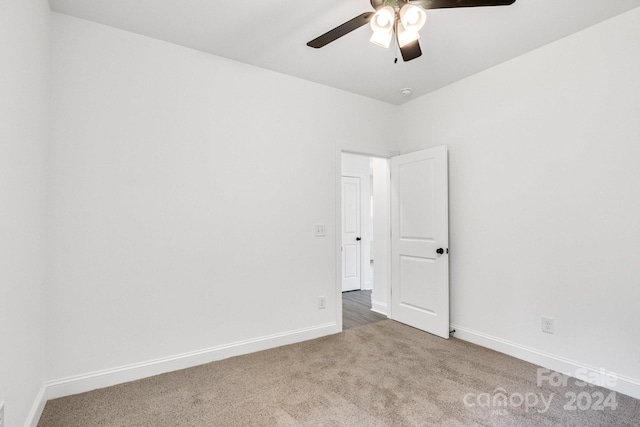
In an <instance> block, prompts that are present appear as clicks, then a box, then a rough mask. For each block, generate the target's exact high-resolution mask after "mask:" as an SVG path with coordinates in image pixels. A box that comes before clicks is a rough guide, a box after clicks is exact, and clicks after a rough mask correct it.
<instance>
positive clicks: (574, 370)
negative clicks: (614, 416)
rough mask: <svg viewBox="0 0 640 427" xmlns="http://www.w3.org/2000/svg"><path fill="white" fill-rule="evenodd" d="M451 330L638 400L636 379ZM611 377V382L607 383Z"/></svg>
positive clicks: (639, 382)
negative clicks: (612, 378)
mask: <svg viewBox="0 0 640 427" xmlns="http://www.w3.org/2000/svg"><path fill="white" fill-rule="evenodd" d="M451 329H455V331H456V332H455V334H454V336H455V337H456V338H459V339H461V340H464V341H469V342H471V343H473V344H477V345H480V346H482V347H486V348H490V349H492V350H496V351H499V352H500V353H504V354H508V355H509V356H513V357H516V358H518V359H522V360H524V361H527V362H529V363H533V364H535V365H539V366H542V367H543V368H547V369H550V370H553V371H556V372H560V373H563V374H566V375H569V376H572V377H576V378H578V379H580V380H583V381H586V382H590V383H594V384H596V385H600V386H602V387H605V388H608V389H610V390H613V391H615V392H619V393H622V394H626V395H627V396H631V397H634V398H636V399H640V380H638V379H634V378H630V377H626V376H624V375H620V374H617V373H613V372H605V371H604V370H603V369H601V368H596V367H593V366H589V365H586V364H584V363H580V362H576V361H573V360H569V359H565V358H563V357H559V356H555V355H553V354H549V353H545V352H542V351H539V350H536V349H534V348H530V347H525V346H523V345H520V344H517V343H514V342H511V341H507V340H504V339H502V338H497V337H494V336H491V335H487V334H484V333H482V332H478V331H474V330H472V329H468V328H464V327H462V326H458V325H454V324H452V325H451ZM612 375H613V377H614V380H611V376H612Z"/></svg>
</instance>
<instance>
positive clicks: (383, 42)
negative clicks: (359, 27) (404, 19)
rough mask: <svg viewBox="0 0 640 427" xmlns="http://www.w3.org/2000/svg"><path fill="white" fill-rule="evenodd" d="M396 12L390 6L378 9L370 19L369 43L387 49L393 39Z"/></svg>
mask: <svg viewBox="0 0 640 427" xmlns="http://www.w3.org/2000/svg"><path fill="white" fill-rule="evenodd" d="M395 14H396V12H395V11H394V10H393V8H392V7H391V6H385V7H383V8H381V9H379V10H378V11H377V12H376V13H375V14H374V15H373V17H372V18H371V23H370V25H371V29H372V30H373V34H372V35H371V39H370V41H371V43H373V44H375V45H376V46H380V47H384V48H388V47H389V45H390V44H391V39H392V37H393V23H394V21H395Z"/></svg>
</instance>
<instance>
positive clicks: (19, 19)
mask: <svg viewBox="0 0 640 427" xmlns="http://www.w3.org/2000/svg"><path fill="white" fill-rule="evenodd" d="M49 13H50V12H49V4H48V3H47V2H46V1H44V0H42V1H23V0H4V1H2V2H0V402H1V401H4V402H5V417H6V421H5V425H6V426H9V427H12V426H18V425H21V424H22V423H24V422H25V420H27V419H28V418H29V417H31V418H34V417H35V418H37V416H38V415H39V413H38V414H35V412H37V411H38V410H39V409H38V407H39V403H40V400H41V395H39V393H41V391H42V390H43V386H44V380H45V373H44V363H45V362H44V358H45V350H44V284H45V280H44V270H45V267H44V264H45V205H46V196H45V180H44V176H45V162H46V152H47V139H48V131H49V129H48V127H49V124H48V110H47V102H48V95H49V63H50V45H49ZM39 396H40V397H39ZM40 410H41V408H40Z"/></svg>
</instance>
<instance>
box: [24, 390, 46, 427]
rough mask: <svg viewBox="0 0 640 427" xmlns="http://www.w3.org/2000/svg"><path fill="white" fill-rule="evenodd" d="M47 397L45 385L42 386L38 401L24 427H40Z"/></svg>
mask: <svg viewBox="0 0 640 427" xmlns="http://www.w3.org/2000/svg"><path fill="white" fill-rule="evenodd" d="M46 395H47V386H46V385H45V384H42V387H40V391H39V392H38V395H37V396H36V400H34V402H33V406H31V410H30V411H29V415H28V416H27V419H26V420H25V422H24V427H38V422H39V421H40V417H41V416H42V411H44V405H45V404H46V403H47V399H46Z"/></svg>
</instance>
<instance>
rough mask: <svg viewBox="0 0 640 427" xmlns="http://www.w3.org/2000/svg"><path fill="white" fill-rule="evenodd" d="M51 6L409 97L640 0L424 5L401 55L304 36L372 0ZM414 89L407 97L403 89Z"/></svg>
mask: <svg viewBox="0 0 640 427" xmlns="http://www.w3.org/2000/svg"><path fill="white" fill-rule="evenodd" d="M49 3H50V5H51V9H52V10H54V11H56V12H60V13H65V14H68V15H72V16H76V17H79V18H83V19H87V20H90V21H95V22H99V23H101V24H105V25H109V26H112V27H116V28H120V29H123V30H127V31H131V32H134V33H138V34H142V35H146V36H149V37H154V38H157V39H160V40H164V41H167V42H171V43H175V44H178V45H182V46H187V47H191V48H194V49H198V50H201V51H204V52H209V53H212V54H214V55H218V56H222V57H225V58H230V59H234V60H236V61H240V62H244V63H247V64H252V65H255V66H257V67H261V68H266V69H269V70H274V71H278V72H281V73H285V74H289V75H292V76H296V77H299V78H302V79H305V80H309V81H313V82H317V83H321V84H325V85H328V86H333V87H336V88H339V89H343V90H346V91H349V92H353V93H356V94H360V95H363V96H367V97H370V98H374V99H378V100H381V101H385V102H389V103H391V104H402V103H403V102H406V101H408V100H409V99H411V98H415V97H418V96H420V95H424V94H425V93H428V92H431V91H433V90H436V89H438V88H440V87H443V86H445V85H448V84H450V83H453V82H455V81H457V80H460V79H462V78H464V77H467V76H470V75H472V74H475V73H478V72H480V71H482V70H484V69H487V68H489V67H492V66H494V65H497V64H499V63H501V62H504V61H506V60H508V59H510V58H513V57H515V56H518V55H522V54H523V53H525V52H528V51H530V50H532V49H535V48H537V47H539V46H542V45H545V44H547V43H550V42H552V41H555V40H558V39H560V38H562V37H565V36H567V35H569V34H572V33H574V32H576V31H579V30H581V29H583V28H586V27H589V26H591V25H594V24H596V23H598V22H601V21H604V20H606V19H608V18H611V17H613V16H615V15H618V14H620V13H623V12H625V11H628V10H630V9H633V8H634V7H640V0H516V2H515V3H514V4H513V5H511V6H497V7H475V8H455V9H439V10H429V11H427V16H428V18H427V23H426V25H425V27H424V28H423V29H422V30H421V31H420V33H421V38H420V45H421V47H422V56H421V57H420V58H417V59H415V60H413V61H410V62H406V63H405V62H402V58H401V57H400V55H399V54H398V57H399V59H398V63H397V64H394V58H395V56H396V53H395V50H394V49H382V48H379V47H377V46H374V45H373V44H371V43H370V42H369V37H370V34H371V31H370V29H369V27H368V26H364V27H362V28H359V29H358V30H356V31H354V32H352V33H350V34H347V35H346V36H344V37H343V38H341V39H339V40H337V41H335V42H333V43H331V44H329V45H327V46H325V47H323V48H321V49H313V48H310V47H308V46H306V43H307V42H308V41H309V40H311V39H314V38H315V37H317V36H319V35H321V34H323V33H325V32H326V31H328V30H330V29H332V28H334V27H336V26H338V25H339V24H342V23H343V22H345V21H347V20H349V19H351V18H353V17H355V16H357V15H359V14H361V13H363V12H367V11H372V10H373V8H372V7H371V5H370V3H369V0H324V1H321V0H278V1H257V0H246V1H225V2H222V1H219V0H218V1H216V0H49ZM405 87H410V88H412V89H413V95H412V97H411V98H403V97H402V96H401V95H400V89H402V88H405Z"/></svg>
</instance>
